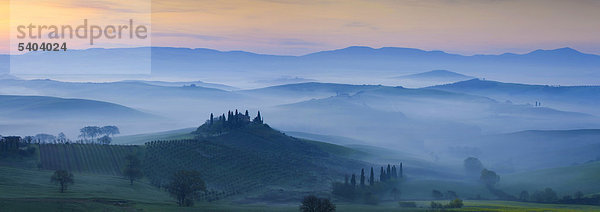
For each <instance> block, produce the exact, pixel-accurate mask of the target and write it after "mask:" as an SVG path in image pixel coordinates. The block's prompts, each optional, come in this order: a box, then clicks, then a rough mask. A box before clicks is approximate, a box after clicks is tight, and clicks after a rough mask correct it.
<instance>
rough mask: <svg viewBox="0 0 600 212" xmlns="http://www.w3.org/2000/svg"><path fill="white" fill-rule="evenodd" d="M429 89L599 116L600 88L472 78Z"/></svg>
mask: <svg viewBox="0 0 600 212" xmlns="http://www.w3.org/2000/svg"><path fill="white" fill-rule="evenodd" d="M430 88H432V89H437V90H444V91H451V92H460V93H467V94H473V95H481V96H487V97H490V98H494V99H497V100H499V101H511V102H514V103H518V104H532V105H534V104H535V102H536V101H537V102H541V104H542V106H548V107H552V108H557V109H562V110H571V111H573V110H574V111H581V112H587V113H591V114H594V115H599V114H600V110H599V109H598V107H597V105H598V104H600V86H549V85H527V84H518V83H503V82H497V81H489V80H479V79H472V80H466V81H462V82H456V83H452V84H446V85H438V86H433V87H430Z"/></svg>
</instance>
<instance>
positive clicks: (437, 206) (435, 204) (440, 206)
mask: <svg viewBox="0 0 600 212" xmlns="http://www.w3.org/2000/svg"><path fill="white" fill-rule="evenodd" d="M431 208H444V205H442V203H437V202H433V201H432V202H431Z"/></svg>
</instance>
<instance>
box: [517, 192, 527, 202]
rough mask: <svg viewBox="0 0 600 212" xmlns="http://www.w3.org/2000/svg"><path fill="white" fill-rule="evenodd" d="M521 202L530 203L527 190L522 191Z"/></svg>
mask: <svg viewBox="0 0 600 212" xmlns="http://www.w3.org/2000/svg"><path fill="white" fill-rule="evenodd" d="M519 200H521V201H528V200H529V192H527V191H525V190H523V191H521V194H519Z"/></svg>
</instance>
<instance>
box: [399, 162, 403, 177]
mask: <svg viewBox="0 0 600 212" xmlns="http://www.w3.org/2000/svg"><path fill="white" fill-rule="evenodd" d="M403 177H404V174H403V173H402V163H400V178H403Z"/></svg>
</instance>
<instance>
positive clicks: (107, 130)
mask: <svg viewBox="0 0 600 212" xmlns="http://www.w3.org/2000/svg"><path fill="white" fill-rule="evenodd" d="M79 133H80V134H79V137H80V138H83V141H85V142H91V143H95V142H96V141H97V142H98V143H100V144H107V145H108V144H110V143H111V142H112V138H111V136H113V135H117V134H120V133H121V132H120V131H119V128H118V127H116V126H104V127H98V126H87V127H84V128H81V129H80V130H79ZM96 138H98V139H96ZM89 139H91V140H89Z"/></svg>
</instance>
